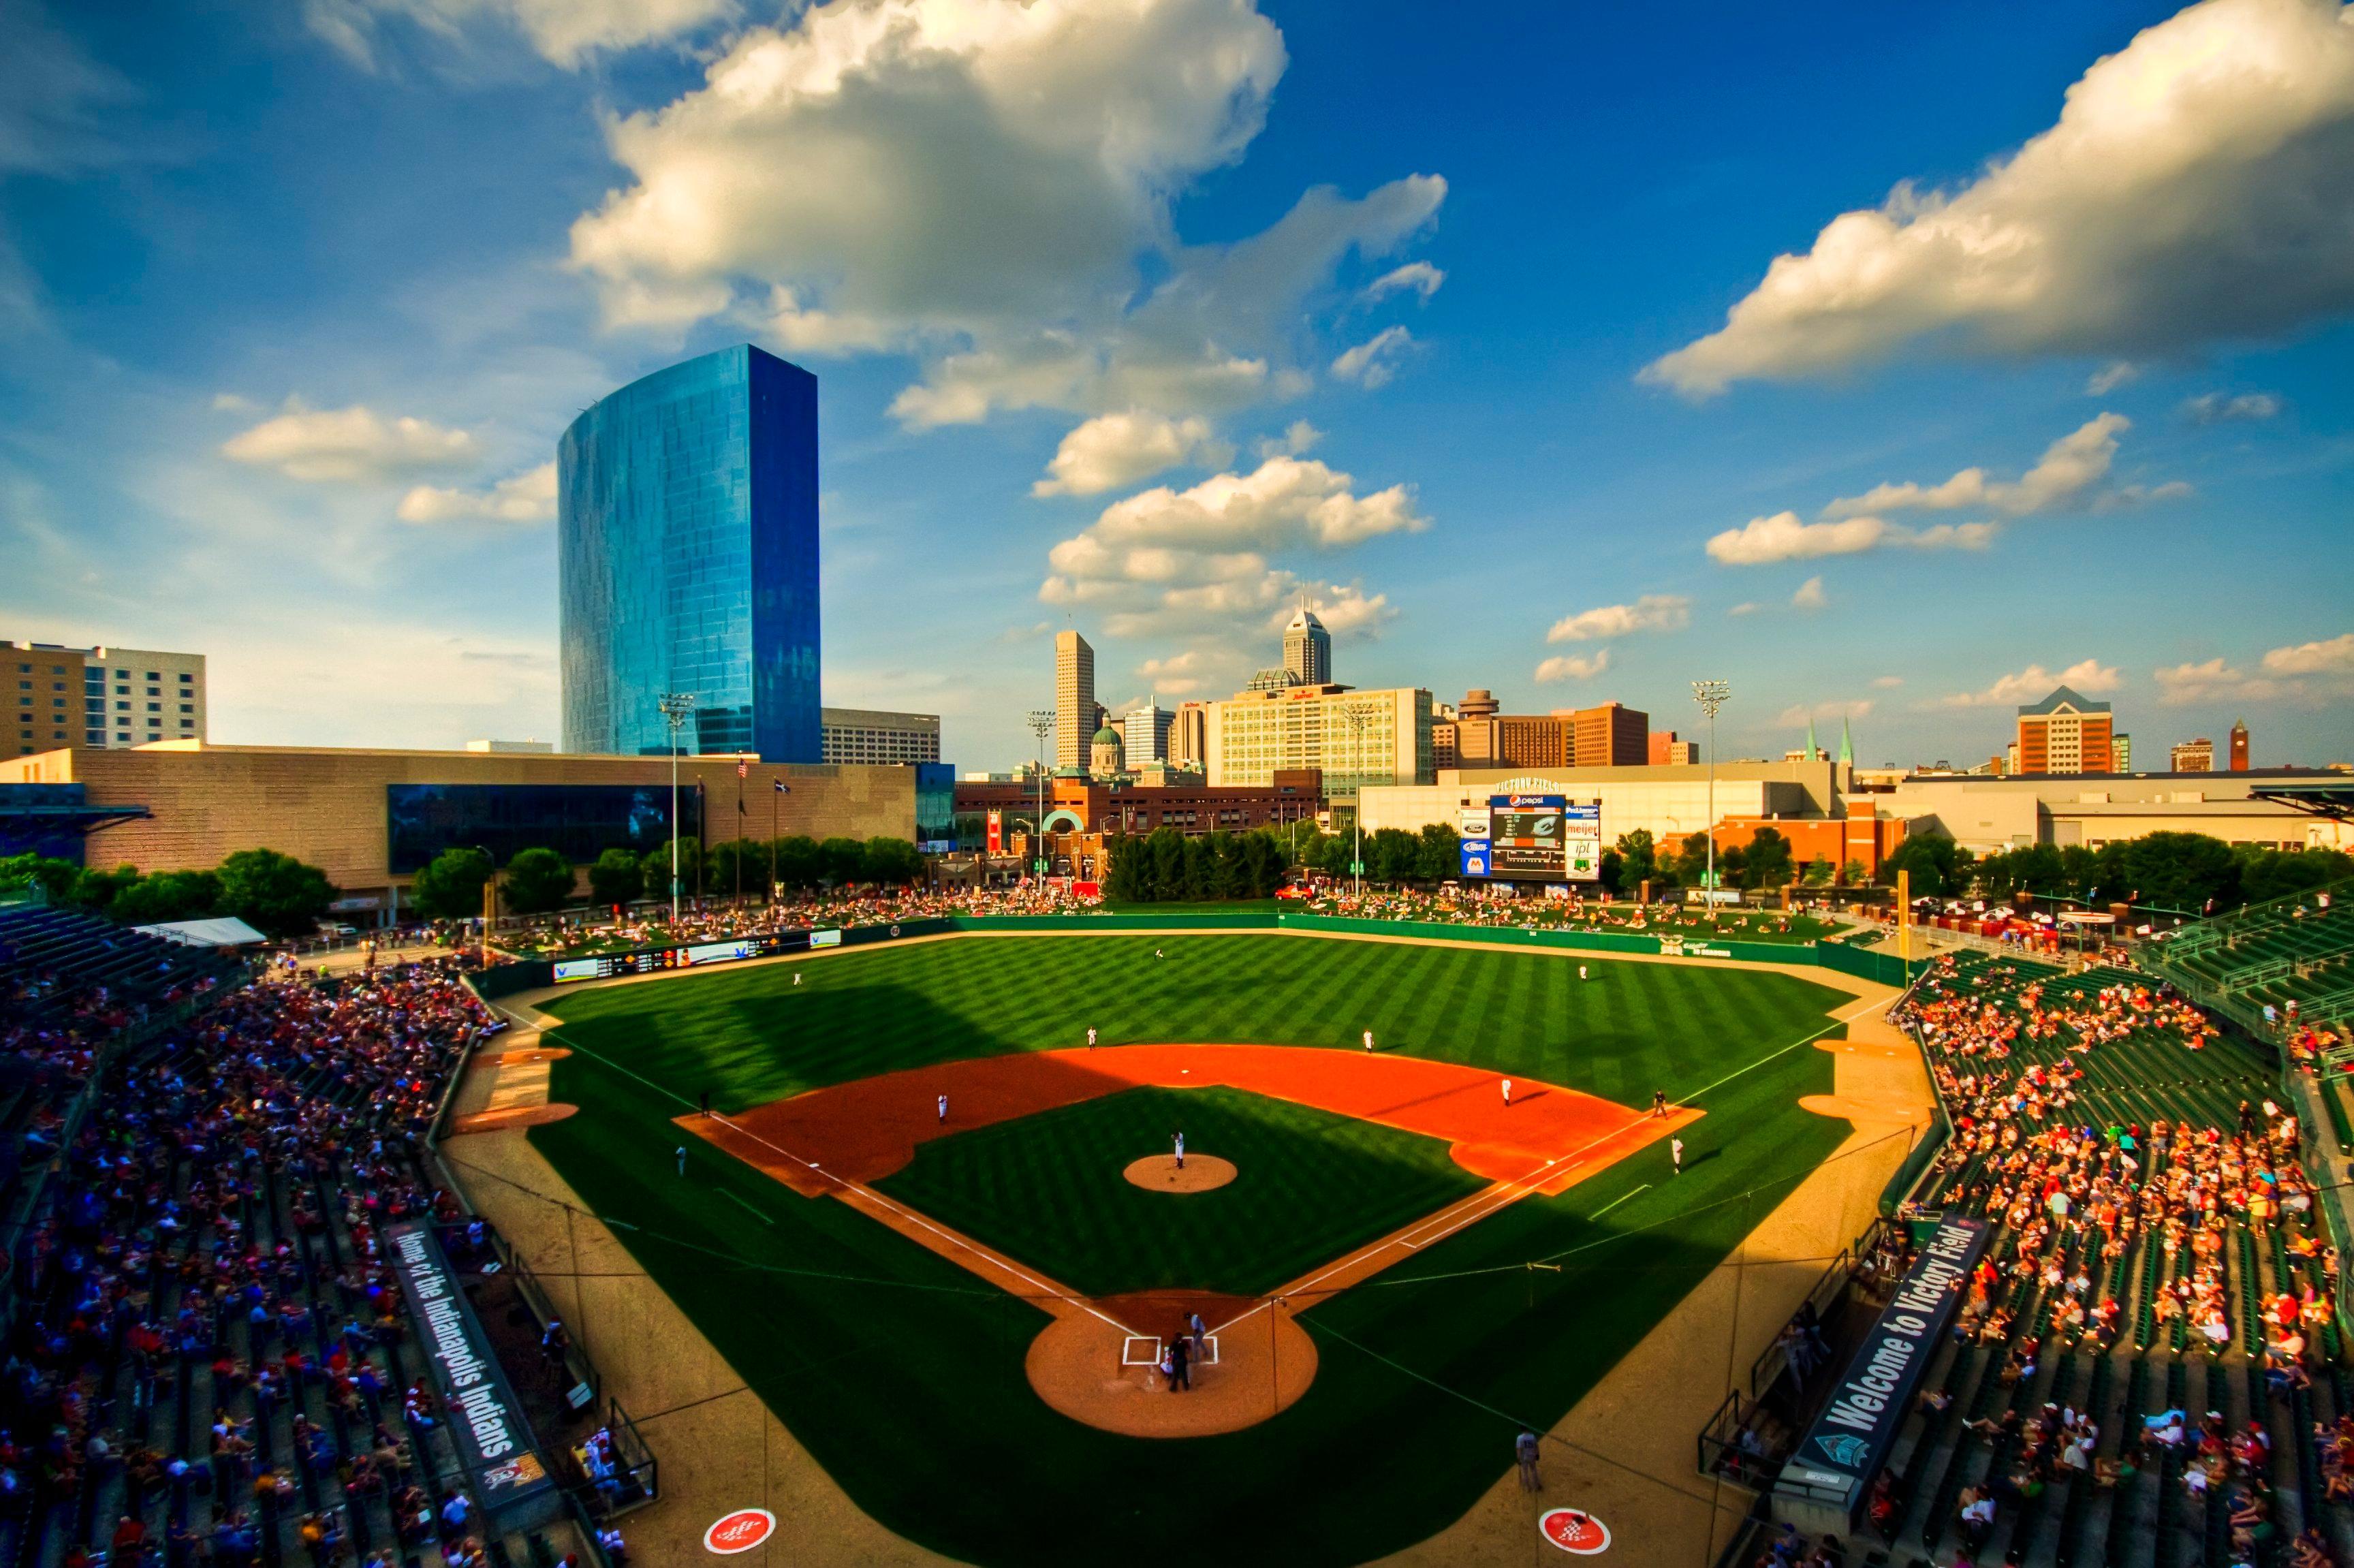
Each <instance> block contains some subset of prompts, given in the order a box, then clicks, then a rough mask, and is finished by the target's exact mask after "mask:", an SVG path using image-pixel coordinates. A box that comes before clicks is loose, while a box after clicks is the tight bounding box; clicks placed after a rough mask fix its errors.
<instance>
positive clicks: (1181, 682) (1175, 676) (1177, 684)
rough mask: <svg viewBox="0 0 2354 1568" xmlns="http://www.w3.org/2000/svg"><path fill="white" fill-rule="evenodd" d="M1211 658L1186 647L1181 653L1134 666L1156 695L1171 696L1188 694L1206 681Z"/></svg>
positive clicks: (1200, 651) (1197, 689) (1199, 687)
mask: <svg viewBox="0 0 2354 1568" xmlns="http://www.w3.org/2000/svg"><path fill="white" fill-rule="evenodd" d="M1209 664H1210V660H1209V656H1208V655H1207V654H1205V653H1204V652H1203V651H1202V650H1201V649H1198V648H1189V649H1187V650H1186V651H1185V652H1182V653H1177V654H1172V655H1171V656H1170V657H1169V658H1166V659H1147V660H1146V661H1145V662H1143V663H1141V664H1139V665H1138V666H1137V667H1136V673H1138V674H1140V675H1141V676H1143V677H1144V679H1145V681H1146V683H1148V684H1150V686H1151V688H1152V690H1153V693H1154V694H1156V695H1157V694H1160V693H1162V692H1166V693H1168V694H1170V695H1171V696H1172V697H1184V696H1191V695H1192V694H1194V693H1195V692H1198V691H1200V690H1202V689H1203V688H1204V686H1205V685H1207V684H1208V681H1207V679H1206V676H1207V675H1208V673H1209Z"/></svg>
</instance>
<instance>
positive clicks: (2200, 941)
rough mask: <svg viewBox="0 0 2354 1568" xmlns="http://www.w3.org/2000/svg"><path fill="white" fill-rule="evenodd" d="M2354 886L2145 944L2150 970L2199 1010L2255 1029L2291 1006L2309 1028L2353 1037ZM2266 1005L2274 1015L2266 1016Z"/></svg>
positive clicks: (2269, 1025)
mask: <svg viewBox="0 0 2354 1568" xmlns="http://www.w3.org/2000/svg"><path fill="white" fill-rule="evenodd" d="M2349 895H2354V883H2339V884H2337V885H2334V886H2331V887H2326V888H2319V889H2317V890H2315V891H2313V892H2309V893H2299V894H2294V895H2290V896H2288V897H2286V898H2276V899H2274V900H2272V901H2271V902H2269V903H2265V904H2258V905H2253V906H2249V907H2248V908H2245V909H2240V910H2234V911H2233V912H2232V913H2231V914H2229V915H2221V916H2216V917H2215V918H2213V919H2211V920H2201V921H2200V922H2198V923H2197V924H2195V925H2190V926H2186V927H2182V929H2180V930H2179V931H2175V932H2171V933H2169V934H2168V935H2167V936H2165V937H2162V938H2158V940H2156V941H2154V942H2152V943H2150V944H2149V946H2148V949H2147V958H2148V961H2149V962H2150V963H2151V965H2152V966H2153V967H2154V968H2156V969H2158V971H2159V972H2160V973H2162V974H2164V975H2165V976H2167V978H2168V979H2169V980H2172V981H2174V983H2175V984H2177V985H2178V986H2179V987H2181V988H2182V990H2184V991H2186V992H2188V993H2189V994H2190V995H2191V996H2193V997H2195V998H2197V999H2198V1000H2199V1001H2200V1003H2202V1004H2203V1005H2206V1006H2209V1007H2213V1008H2216V1009H2218V1010H2221V1011H2223V1012H2229V1013H2230V1014H2231V1015H2232V1016H2233V1017H2234V1018H2236V1019H2238V1020H2239V1021H2240V1022H2243V1024H2245V1025H2246V1026H2247V1027H2249V1028H2250V1029H2253V1030H2257V1031H2260V1032H2267V1031H2275V1030H2277V1029H2278V1028H2279V1027H2280V1026H2281V1021H2282V1020H2283V1019H2284V1018H2285V1014H2286V1013H2287V1011H2288V1007H2289V1004H2290V1003H2292V1002H2295V1003H2296V1007H2297V1016H2298V1018H2299V1020H2300V1021H2301V1022H2303V1023H2304V1024H2306V1025H2307V1026H2318V1027H2322V1028H2327V1029H2330V1030H2333V1031H2335V1032H2337V1033H2338V1034H2339V1035H2340V1037H2341V1039H2343V1038H2346V1037H2347V1036H2348V1035H2349V1033H2354V899H2349ZM2266 1007H2270V1008H2272V1009H2273V1010H2274V1016H2273V1017H2271V1018H2267V1017H2266V1016H2265V1012H2264V1010H2265V1008H2266Z"/></svg>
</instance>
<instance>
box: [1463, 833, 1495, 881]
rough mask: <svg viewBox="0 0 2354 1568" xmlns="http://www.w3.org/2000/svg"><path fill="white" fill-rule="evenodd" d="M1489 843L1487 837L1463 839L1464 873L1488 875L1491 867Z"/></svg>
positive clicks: (1468, 874) (1467, 874)
mask: <svg viewBox="0 0 2354 1568" xmlns="http://www.w3.org/2000/svg"><path fill="white" fill-rule="evenodd" d="M1488 857H1489V843H1488V841H1487V840H1486V839H1465V840H1464V841H1463V874H1464V875H1466V876H1486V875H1487V874H1488V868H1489V858H1488Z"/></svg>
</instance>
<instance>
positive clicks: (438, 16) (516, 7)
mask: <svg viewBox="0 0 2354 1568" xmlns="http://www.w3.org/2000/svg"><path fill="white" fill-rule="evenodd" d="M736 14H737V5H736V3H735V0H304V3H303V7H302V16H303V20H304V21H305V22H306V23H307V24H309V26H310V28H311V30H312V31H313V33H315V34H317V35H318V36H319V37H322V38H324V39H325V40H326V41H327V42H328V43H329V44H331V45H333V46H334V48H336V49H337V50H338V51H340V52H341V53H342V54H344V55H345V57H346V58H349V59H350V60H351V61H352V62H353V63H354V64H355V65H358V66H360V67H362V68H364V69H375V67H376V50H377V44H378V29H379V28H380V27H381V26H382V24H383V22H384V20H385V18H387V17H389V16H398V17H402V18H405V19H406V20H407V21H408V22H410V23H412V24H414V25H415V26H417V27H418V28H419V29H420V30H422V31H424V32H426V33H429V34H431V35H433V36H434V37H439V38H440V39H441V40H442V41H443V42H445V43H450V44H456V43H461V42H462V41H464V39H465V38H466V37H467V35H468V33H469V31H470V30H471V29H472V28H474V27H477V26H482V25H485V24H489V25H495V26H505V27H511V28H513V29H514V30H515V31H517V32H519V33H521V34H522V35H523V36H524V37H525V38H526V39H528V40H529V41H530V43H531V47H532V48H534V49H535V50H536V51H537V52H538V53H539V55H540V56H541V58H545V59H546V60H549V61H551V62H553V63H554V64H557V65H559V66H563V67H564V68H566V69H577V68H578V67H579V66H581V65H583V64H585V63H587V61H588V57H589V56H590V55H592V54H594V53H596V52H597V51H599V50H600V49H603V50H614V49H628V48H636V47H638V46H639V45H641V44H650V43H657V42H661V41H663V40H665V39H670V38H674V37H681V36H683V35H685V34H689V33H695V32H698V31H700V30H702V29H703V28H704V27H705V26H710V25H711V24H713V23H715V22H718V21H720V20H722V19H725V18H728V17H732V16H735V15H736Z"/></svg>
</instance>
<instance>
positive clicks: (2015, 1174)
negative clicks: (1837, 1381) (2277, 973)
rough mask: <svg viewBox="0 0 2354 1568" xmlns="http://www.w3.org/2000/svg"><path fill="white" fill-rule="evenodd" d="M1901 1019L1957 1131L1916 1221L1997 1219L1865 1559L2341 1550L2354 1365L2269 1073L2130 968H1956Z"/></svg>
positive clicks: (2191, 1557)
mask: <svg viewBox="0 0 2354 1568" xmlns="http://www.w3.org/2000/svg"><path fill="white" fill-rule="evenodd" d="M1899 1016H1900V1017H1901V1018H1902V1019H1903V1022H1908V1023H1910V1024H1911V1025H1912V1026H1913V1027H1914V1029H1915V1030H1916V1032H1917V1033H1919V1034H1920V1036H1921V1037H1922V1039H1923V1042H1924V1046H1925V1051H1926V1053H1927V1054H1928V1057H1929V1060H1930V1063H1931V1065H1932V1074H1933V1077H1934V1078H1935V1083H1936V1087H1937V1092H1938V1094H1939V1096H1940V1097H1941V1099H1942V1100H1943V1102H1944V1105H1945V1107H1946V1112H1947V1114H1948V1116H1949V1117H1950V1118H1952V1120H1953V1123H1954V1127H1955V1132H1954V1136H1953V1139H1952V1140H1951V1142H1950V1143H1949V1144H1948V1145H1947V1146H1946V1149H1945V1150H1943V1151H1942V1152H1941V1153H1940V1155H1939V1156H1938V1158H1937V1160H1936V1161H1935V1164H1934V1165H1933V1166H1932V1167H1931V1168H1930V1171H1929V1173H1928V1174H1927V1176H1926V1177H1925V1181H1924V1182H1923V1184H1922V1186H1921V1188H1920V1189H1919V1192H1918V1196H1917V1200H1916V1202H1917V1209H1916V1210H1915V1211H1914V1212H1926V1213H1938V1212H1944V1213H1964V1214H1968V1215H1972V1216H1976V1217H1980V1218H1984V1219H1987V1220H1989V1221H1991V1222H1992V1223H1994V1224H1995V1225H1996V1227H1997V1229H1996V1239H1995V1243H1994V1245H1993V1247H1992V1248H1991V1249H1990V1250H1989V1252H1988V1254H1987V1257H1986V1261H1985V1262H1984V1263H1982V1264H1981V1265H1980V1266H1979V1268H1978V1271H1977V1273H1976V1274H1975V1275H1974V1276H1973V1277H1972V1279H1971V1281H1970V1284H1969V1293H1968V1296H1967V1298H1966V1304H1965V1307H1964V1310H1963V1314H1962V1319H1961V1323H1960V1326H1959V1327H1958V1328H1957V1330H1956V1334H1955V1335H1954V1336H1953V1337H1952V1338H1951V1339H1950V1340H1949V1341H1948V1342H1947V1343H1946V1345H1945V1346H1944V1347H1942V1348H1941V1351H1940V1354H1939V1358H1938V1360H1937V1361H1935V1362H1933V1363H1932V1365H1931V1367H1930V1369H1929V1372H1928V1374H1927V1377H1926V1380H1925V1383H1924V1384H1923V1387H1924V1389H1925V1394H1924V1396H1923V1398H1922V1400H1921V1404H1920V1407H1919V1415H1918V1418H1917V1419H1916V1420H1914V1422H1913V1423H1912V1424H1911V1425H1910V1427H1909V1429H1908V1431H1907V1432H1906V1434H1905V1436H1904V1437H1903V1440H1901V1441H1900V1443H1899V1444H1898V1446H1897V1448H1896V1450H1895V1452H1894V1454H1893V1456H1892V1459H1891V1464H1890V1467H1889V1469H1888V1472H1887V1473H1886V1474H1885V1475H1884V1476H1882V1478H1880V1481H1879V1483H1878V1485H1877V1486H1876V1487H1875V1488H1874V1490H1873V1493H1872V1511H1871V1524H1870V1525H1869V1526H1868V1527H1867V1530H1868V1531H1869V1532H1870V1533H1872V1534H1876V1535H1877V1536H1878V1538H1879V1539H1878V1541H1877V1542H1870V1541H1867V1542H1861V1543H1859V1544H1861V1545H1868V1546H1870V1547H1872V1552H1871V1556H1870V1557H1869V1558H1868V1559H1867V1561H1868V1562H1870V1563H1886V1562H1888V1561H1889V1560H1890V1559H1891V1557H1892V1556H1893V1559H1894V1560H1895V1561H1897V1562H1914V1563H1925V1562H1947V1561H1956V1560H1958V1559H1967V1560H1968V1561H1970V1562H1974V1563H1991V1562H1995V1561H1997V1560H2000V1561H2003V1562H2006V1563H2017V1564H2024V1565H2027V1568H2043V1565H2044V1564H2053V1565H2056V1568H2076V1565H2080V1564H2088V1563H2103V1564H2107V1565H2111V1568H2189V1565H2190V1564H2200V1563H2203V1564H2210V1565H2214V1568H2221V1565H2222V1564H2225V1563H2279V1562H2281V1561H2284V1560H2290V1561H2294V1562H2297V1563H2306V1564H2310V1563H2314V1562H2315V1561H2316V1559H2315V1556H2314V1553H2315V1552H2316V1551H2321V1552H2326V1553H2327V1554H2330V1555H2332V1556H2334V1557H2335V1560H2336V1561H2338V1562H2344V1561H2348V1560H2349V1559H2348V1557H2347V1552H2348V1551H2349V1548H2354V1507H2349V1505H2354V1478H2349V1471H2348V1461H2349V1457H2354V1436H2349V1435H2354V1377H2349V1372H2354V1368H2349V1359H2348V1355H2347V1347H2346V1345H2345V1344H2344V1342H2343V1340H2342V1338H2341V1335H2340V1332H2339V1327H2338V1323H2337V1322H2336V1320H2335V1316H2334V1311H2333V1305H2332V1304H2333V1302H2334V1300H2335V1297H2336V1292H2337V1286H2338V1278H2337V1275H2338V1255H2337V1253H2336V1250H2335V1249H2334V1248H2333V1247H2332V1246H2330V1245H2329V1240H2328V1234H2327V1230H2326V1228H2325V1226H2324V1224H2323V1223H2322V1215H2321V1214H2320V1213H2319V1212H2318V1207H2317V1202H2318V1201H2317V1195H2316V1192H2315V1190H2314V1188H2313V1186H2312V1182H2311V1181H2310V1180H2309V1179H2308V1178H2307V1176H2306V1172H2305V1171H2304V1168H2303V1166H2302V1164H2301V1163H2300V1160H2299V1158H2298V1144H2299V1142H2300V1139H2301V1136H2302V1130H2303V1129H2301V1128H2298V1127H2297V1126H2296V1123H2295V1122H2294V1120H2293V1119H2289V1118H2288V1117H2287V1113H2286V1111H2285V1107H2282V1106H2281V1105H2279V1104H2278V1103H2277V1100H2278V1098H2279V1097H2280V1095H2281V1085H2280V1077H2279V1070H2278V1068H2277V1066H2276V1065H2274V1063H2273V1062H2272V1061H2270V1060H2268V1059H2266V1057H2265V1056H2264V1054H2261V1053H2260V1051H2259V1050H2258V1049H2256V1048H2252V1047H2251V1046H2249V1045H2246V1044H2241V1043H2238V1042H2237V1041H2235V1040H2234V1039H2233V1038H2232V1037H2231V1036H2229V1035H2226V1034H2223V1033H2221V1032H2220V1031H2218V1030H2217V1028H2216V1026H2215V1024H2214V1022H2213V1021H2212V1020H2211V1019H2210V1018H2206V1017H2203V1016H2202V1015H2201V1014H2200V1012H2198V1011H2197V1010H2196V1009H2195V1008H2192V1007H2190V1006H2189V1005H2188V1004H2187V1003H2186V1001H2185V999H2184V998H2182V997H2181V996H2180V995H2179V994H2177V993H2173V992H2171V991H2169V989H2168V987H2166V986H2165V985H2164V984H2163V983H2161V982H2158V981H2157V980H2152V979H2151V978H2150V977H2149V976H2147V975H2143V974H2139V973H2134V972H2129V971H2126V970H2122V969H2089V970H2086V971H2084V972H2082V973H2078V974H2069V973H2066V972H2064V971H2062V970H2061V969H2056V968H2053V967H2051V966H2047V965H2042V964H2038V963H2034V962H2031V961H2028V960H2025V959H2015V958H2009V957H2002V956H1993V955H1986V954H1979V953H1963V954H1954V955H1947V956H1946V957H1944V958H1941V959H1938V960H1937V963H1936V965H1935V968H1934V969H1933V970H1932V972H1931V973H1930V974H1929V975H1928V976H1926V977H1925V979H1924V980H1923V981H1922V982H1921V984H1920V985H1919V986H1918V987H1917V988H1916V989H1915V990H1914V992H1913V993H1912V995H1911V996H1910V997H1909V998H1908V1000H1907V1001H1906V1003H1905V1006H1904V1009H1903V1012H1901V1013H1900V1015H1899ZM2268 1105H2269V1106H2270V1110H2269V1111H2268V1110H2267V1107H2268ZM2055 1194H2056V1195H2059V1196H2058V1199H2057V1201H2055ZM2169 1412H2179V1413H2180V1414H2179V1416H2169V1415H2168V1413H2169ZM2306 1531H2314V1532H2317V1533H2316V1534H2313V1535H2310V1536H2308V1535H2306ZM1769 1555H1770V1552H1769Z"/></svg>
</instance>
